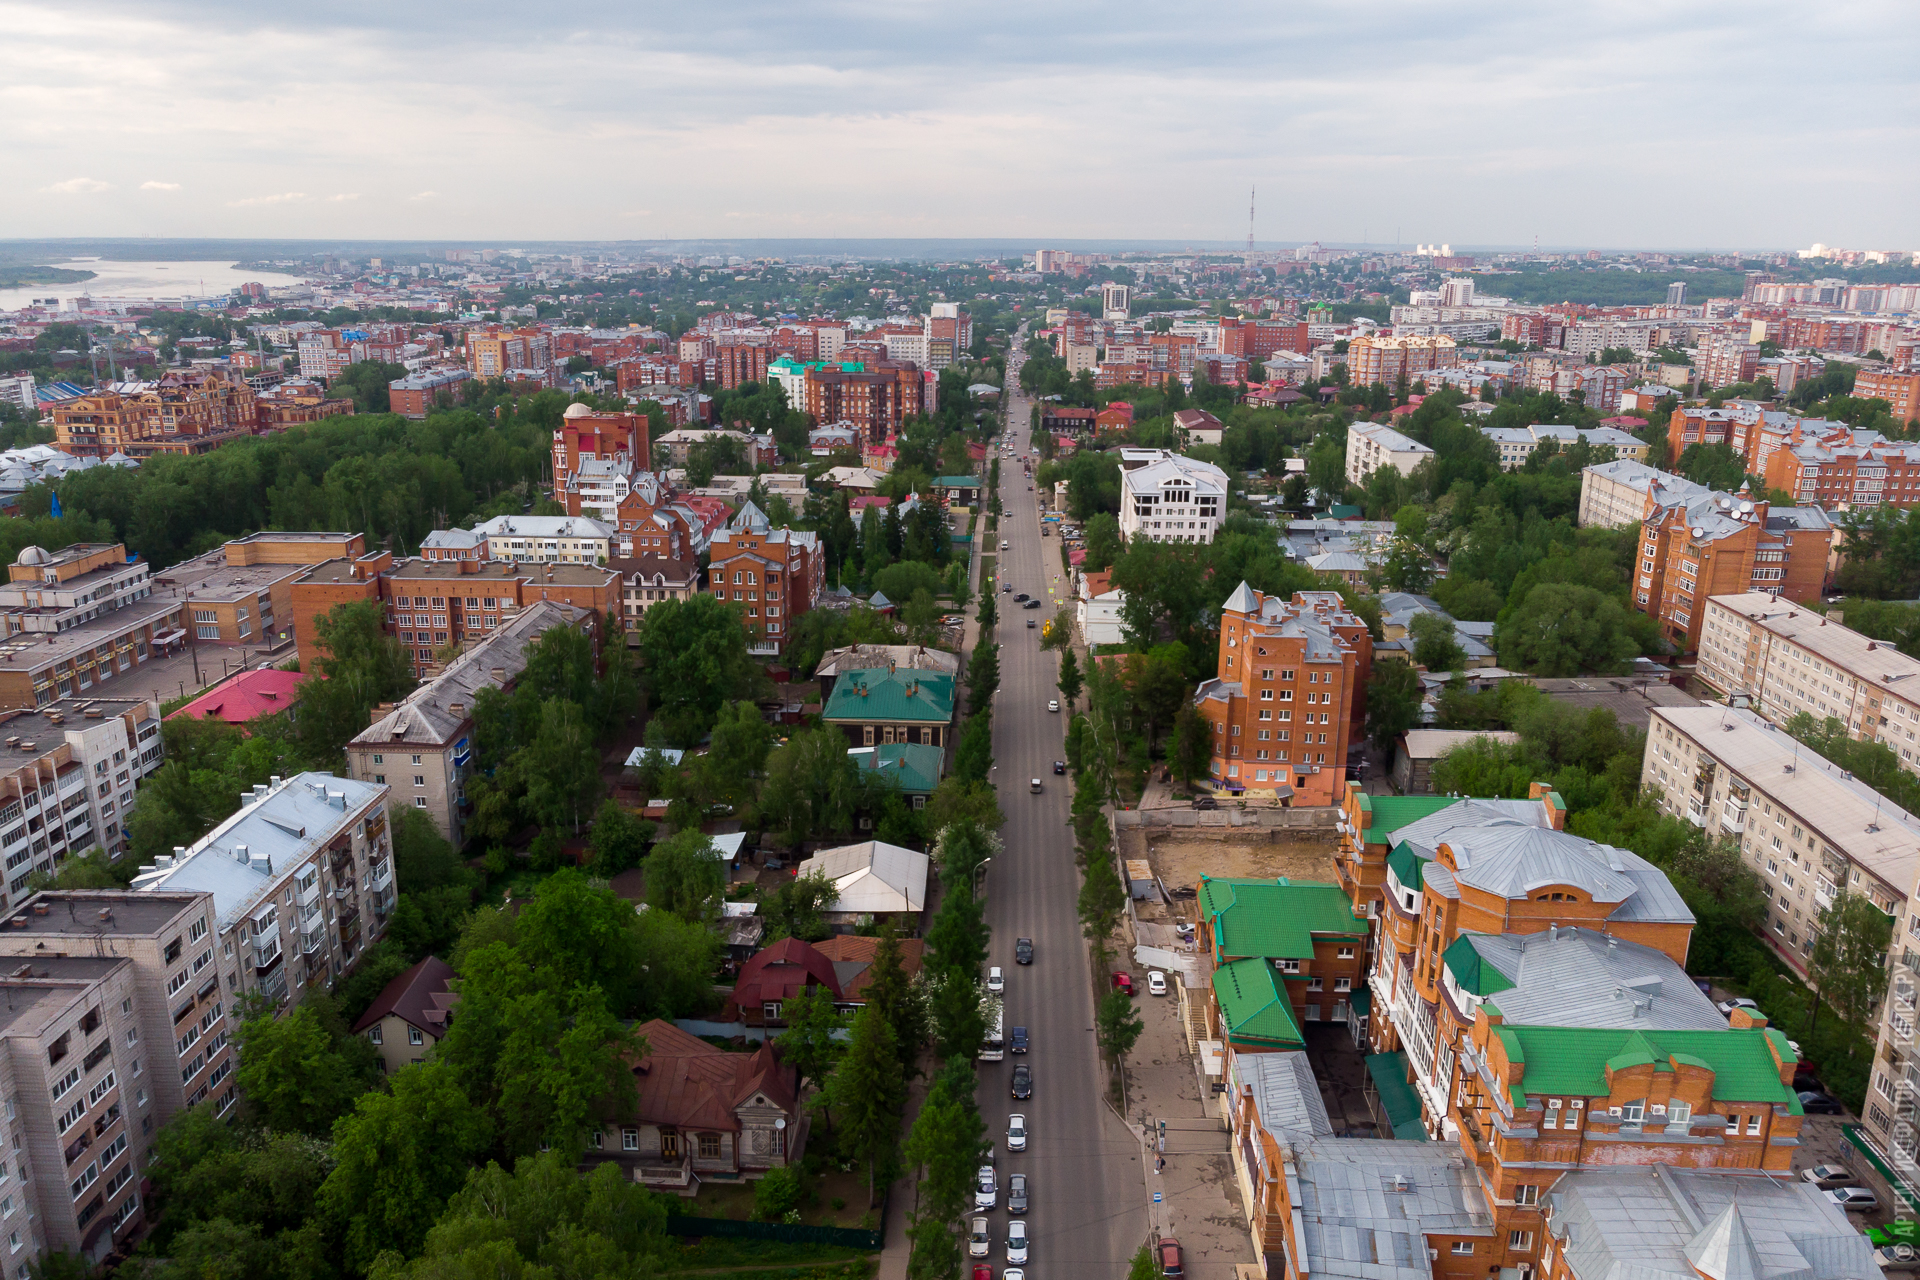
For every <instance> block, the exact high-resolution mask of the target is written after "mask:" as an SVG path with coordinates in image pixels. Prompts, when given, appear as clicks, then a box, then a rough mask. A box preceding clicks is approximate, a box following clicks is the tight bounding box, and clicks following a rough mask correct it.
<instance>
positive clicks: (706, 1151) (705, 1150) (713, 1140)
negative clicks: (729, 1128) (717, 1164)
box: [700, 1133, 720, 1160]
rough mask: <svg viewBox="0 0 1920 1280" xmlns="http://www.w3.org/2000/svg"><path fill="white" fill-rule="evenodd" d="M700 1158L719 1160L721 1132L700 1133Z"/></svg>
mask: <svg viewBox="0 0 1920 1280" xmlns="http://www.w3.org/2000/svg"><path fill="white" fill-rule="evenodd" d="M700 1158H701V1159H702V1160H718V1159H719V1158H720V1135H719V1134H717V1133H703V1134H701V1135H700Z"/></svg>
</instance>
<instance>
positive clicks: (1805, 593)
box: [1633, 489, 1833, 653]
mask: <svg viewBox="0 0 1920 1280" xmlns="http://www.w3.org/2000/svg"><path fill="white" fill-rule="evenodd" d="M1832 548H1833V525H1832V523H1831V522H1830V521H1829V520H1828V519H1827V516H1826V513H1825V512H1824V511H1822V510H1820V508H1818V507H1780V508H1777V509H1770V508H1769V507H1768V504H1767V503H1766V502H1765V501H1764V500H1761V501H1754V500H1753V499H1752V498H1751V496H1750V495H1749V494H1748V493H1747V491H1746V490H1745V489H1742V490H1741V491H1740V492H1739V493H1737V494H1724V493H1709V494H1707V495H1705V496H1701V497H1688V498H1686V499H1684V500H1680V501H1674V502H1672V503H1670V504H1669V505H1665V506H1660V507H1656V508H1654V509H1652V510H1650V511H1649V512H1648V514H1647V516H1646V517H1645V518H1644V519H1643V520H1642V521H1641V522H1640V564H1639V572H1638V574H1637V576H1636V577H1635V578H1634V592H1633V599H1634V603H1635V605H1636V606H1638V607H1639V609H1640V610H1641V612H1643V613H1647V614H1650V615H1652V616H1653V617H1654V618H1656V619H1658V620H1659V622H1660V631H1661V634H1662V635H1663V636H1664V637H1665V638H1666V640H1667V642H1668V643H1669V644H1671V645H1672V646H1673V647H1674V648H1675V650H1677V651H1678V652H1680V653H1693V652H1695V651H1697V650H1698V649H1699V647H1700V629H1701V627H1702V626H1703V625H1704V623H1705V621H1706V602H1707V599H1708V597H1710V596H1715V595H1736V594H1742V593H1745V592H1750V591H1763V592H1766V593H1767V594H1769V595H1780V596H1785V597H1786V598H1787V599H1789V600H1797V601H1807V600H1813V599H1816V598H1818V596H1819V595H1820V592H1821V590H1822V589H1823V587H1824V586H1825V583H1826V575H1827V561H1828V556H1829V553H1830V552H1831V551H1832Z"/></svg>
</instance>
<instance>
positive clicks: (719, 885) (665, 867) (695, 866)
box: [647, 827, 727, 921]
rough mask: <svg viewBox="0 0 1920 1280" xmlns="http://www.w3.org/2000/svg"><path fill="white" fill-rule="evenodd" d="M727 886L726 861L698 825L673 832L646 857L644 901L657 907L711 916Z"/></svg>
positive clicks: (685, 917) (691, 917)
mask: <svg viewBox="0 0 1920 1280" xmlns="http://www.w3.org/2000/svg"><path fill="white" fill-rule="evenodd" d="M726 887H727V872H726V864H725V863H724V862H722V860H721V858H720V855H719V852H718V851H717V850H716V849H715V848H714V847H713V841H711V840H709V839H708V838H707V837H706V835H705V834H704V833H702V832H701V831H700V829H699V828H698V827H689V828H688V829H686V830H685V831H678V832H675V833H674V834H673V835H672V836H670V837H669V838H667V839H666V840H663V841H661V842H660V843H659V844H657V845H655V846H654V850H653V852H652V853H651V854H650V855H648V857H647V903H648V905H649V906H651V907H653V909H654V910H656V911H671V912H672V913H673V914H674V915H677V916H679V917H680V918H681V919H683V920H689V921H694V920H707V919H710V918H712V916H713V915H714V914H715V913H716V912H718V911H719V909H720V908H719V903H720V897H721V895H722V894H723V893H724V892H725V891H726Z"/></svg>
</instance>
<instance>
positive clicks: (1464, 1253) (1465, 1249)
mask: <svg viewBox="0 0 1920 1280" xmlns="http://www.w3.org/2000/svg"><path fill="white" fill-rule="evenodd" d="M1453 1256H1454V1257H1456V1258H1470V1257H1472V1256H1473V1241H1471V1240H1455V1241H1454V1242H1453Z"/></svg>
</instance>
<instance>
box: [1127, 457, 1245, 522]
mask: <svg viewBox="0 0 1920 1280" xmlns="http://www.w3.org/2000/svg"><path fill="white" fill-rule="evenodd" d="M1143 452H1144V453H1149V454H1151V455H1154V456H1153V457H1152V459H1151V460H1146V459H1141V460H1140V461H1139V462H1137V463H1136V464H1135V465H1132V466H1128V465H1126V463H1127V462H1128V461H1131V460H1132V455H1134V454H1137V453H1143ZM1226 518H1227V473H1226V472H1224V471H1222V470H1221V469H1220V468H1219V467H1216V466H1214V465H1213V464H1212V463H1210V462H1198V461H1195V460H1194V459H1192V458H1187V457H1182V456H1181V455H1180V454H1177V453H1168V452H1166V451H1164V450H1150V451H1142V450H1127V451H1125V453H1124V454H1123V461H1122V466H1121V472H1120V533H1121V536H1122V537H1125V538H1127V539H1128V540H1132V539H1134V538H1145V539H1147V540H1148V541H1151V542H1212V541H1213V539H1214V535H1216V534H1217V533H1219V531H1220V526H1221V525H1222V524H1223V523H1224V522H1225V521H1226Z"/></svg>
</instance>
